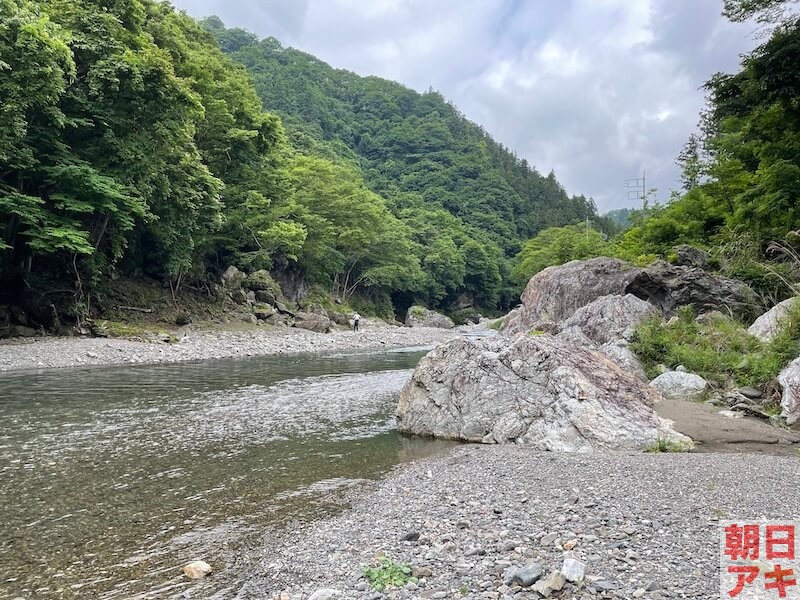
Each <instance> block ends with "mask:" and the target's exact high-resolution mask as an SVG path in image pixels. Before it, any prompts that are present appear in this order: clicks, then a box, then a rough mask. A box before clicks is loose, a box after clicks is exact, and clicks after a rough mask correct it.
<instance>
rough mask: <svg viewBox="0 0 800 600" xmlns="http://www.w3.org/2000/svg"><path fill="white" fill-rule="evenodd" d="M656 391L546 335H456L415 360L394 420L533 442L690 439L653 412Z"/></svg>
mask: <svg viewBox="0 0 800 600" xmlns="http://www.w3.org/2000/svg"><path fill="white" fill-rule="evenodd" d="M660 399H661V395H660V394H659V393H658V391H657V390H656V389H655V388H652V387H651V386H649V385H647V384H646V383H644V382H642V381H640V380H639V379H637V378H636V377H635V376H633V375H631V374H629V373H627V372H626V371H624V370H623V369H622V368H621V367H619V366H618V365H617V364H616V363H614V362H613V361H611V360H610V359H608V358H607V357H605V356H603V355H602V354H600V353H598V352H593V351H590V350H586V349H583V348H579V347H577V346H574V345H572V344H570V343H569V342H565V341H563V340H560V339H557V338H555V337H553V336H550V335H537V336H531V335H525V336H518V337H517V338H514V339H512V340H510V341H509V340H508V339H507V338H503V337H499V336H498V337H492V338H484V339H474V340H471V339H455V340H452V341H450V342H448V343H446V344H443V345H441V346H439V347H438V348H436V349H435V350H433V351H432V352H430V353H429V354H428V355H427V356H426V357H424V358H423V359H422V360H421V361H420V363H419V366H418V367H417V369H416V370H415V371H414V375H413V376H412V378H411V381H409V382H408V384H406V386H405V388H404V389H403V392H402V393H401V395H400V401H399V404H398V408H397V418H398V419H397V420H398V428H399V429H400V430H401V431H404V432H407V433H412V434H417V435H423V436H434V437H440V438H448V439H461V440H466V441H472V442H483V443H489V444H493V443H517V444H524V445H528V446H532V447H534V448H537V449H540V450H556V451H575V452H590V451H592V450H595V449H628V450H642V449H644V448H647V447H648V446H650V445H652V443H653V442H654V441H656V440H657V439H658V438H660V437H661V438H667V439H672V440H675V441H677V442H683V443H687V442H690V440H689V439H688V438H686V437H685V436H683V435H681V434H679V433H676V432H675V431H674V430H673V429H672V424H671V422H669V421H666V420H664V419H661V418H660V417H658V415H656V414H655V412H654V410H653V408H652V406H653V405H654V404H655V403H656V402H658V401H659V400H660Z"/></svg>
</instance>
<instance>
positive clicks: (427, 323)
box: [406, 306, 456, 329]
mask: <svg viewBox="0 0 800 600" xmlns="http://www.w3.org/2000/svg"><path fill="white" fill-rule="evenodd" d="M406 326H408V327H438V328H440V329H452V328H453V327H455V326H456V325H455V323H453V320H452V319H451V318H450V317H448V316H445V315H443V314H440V313H437V312H436V311H435V310H430V309H429V308H425V307H424V306H412V307H410V308H409V309H408V313H406Z"/></svg>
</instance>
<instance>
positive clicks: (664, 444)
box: [644, 437, 692, 454]
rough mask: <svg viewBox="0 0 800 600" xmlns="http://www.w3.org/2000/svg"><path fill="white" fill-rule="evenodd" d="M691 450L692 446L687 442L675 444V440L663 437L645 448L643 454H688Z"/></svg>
mask: <svg viewBox="0 0 800 600" xmlns="http://www.w3.org/2000/svg"><path fill="white" fill-rule="evenodd" d="M691 449H692V444H691V443H689V442H676V441H675V440H671V439H669V438H665V437H659V438H657V439H656V441H655V442H653V444H652V445H650V446H648V447H647V448H645V450H644V451H645V452H649V453H651V454H658V453H661V452H668V453H674V452H689V451H690V450H691Z"/></svg>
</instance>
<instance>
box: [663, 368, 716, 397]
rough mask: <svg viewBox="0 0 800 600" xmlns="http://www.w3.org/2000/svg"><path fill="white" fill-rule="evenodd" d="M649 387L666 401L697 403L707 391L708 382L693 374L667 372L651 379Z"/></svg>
mask: <svg viewBox="0 0 800 600" xmlns="http://www.w3.org/2000/svg"><path fill="white" fill-rule="evenodd" d="M650 385H651V386H652V387H654V388H655V389H657V390H658V391H659V392H661V394H662V395H663V396H664V398H666V399H668V400H690V401H693V402H694V401H698V400H701V399H702V398H703V395H704V394H705V393H706V390H707V389H708V382H707V381H706V380H705V379H703V378H702V377H700V376H699V375H695V374H694V373H682V372H680V371H669V372H668V373H663V374H661V375H659V376H658V377H656V378H655V379H653V381H651V382H650Z"/></svg>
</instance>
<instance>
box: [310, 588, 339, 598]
mask: <svg viewBox="0 0 800 600" xmlns="http://www.w3.org/2000/svg"><path fill="white" fill-rule="evenodd" d="M341 595H342V592H340V591H339V590H334V589H331V588H324V589H321V590H317V591H316V592H314V593H313V594H311V596H309V598H308V600H333V598H338V597H339V596H341Z"/></svg>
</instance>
